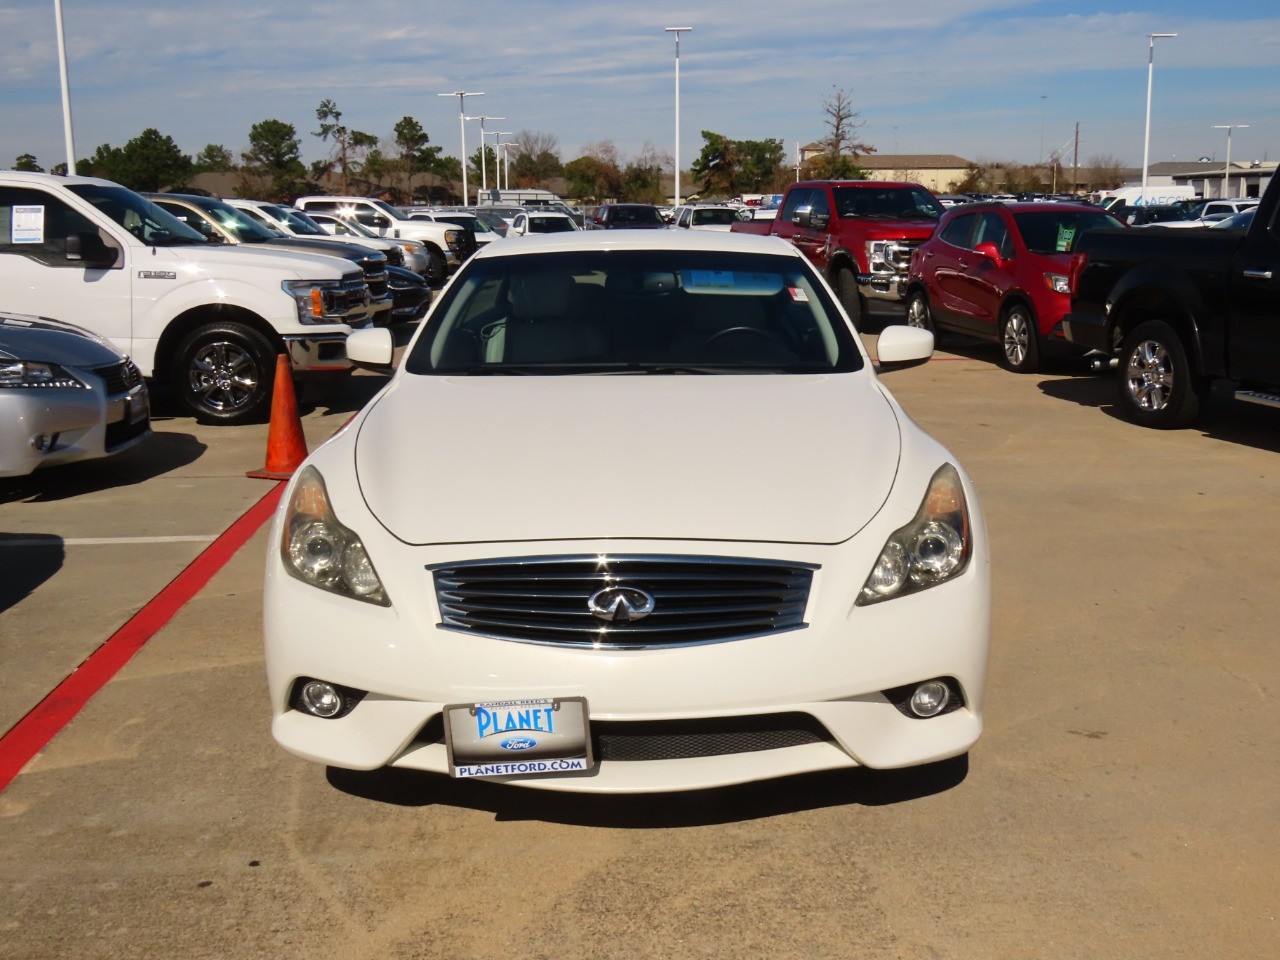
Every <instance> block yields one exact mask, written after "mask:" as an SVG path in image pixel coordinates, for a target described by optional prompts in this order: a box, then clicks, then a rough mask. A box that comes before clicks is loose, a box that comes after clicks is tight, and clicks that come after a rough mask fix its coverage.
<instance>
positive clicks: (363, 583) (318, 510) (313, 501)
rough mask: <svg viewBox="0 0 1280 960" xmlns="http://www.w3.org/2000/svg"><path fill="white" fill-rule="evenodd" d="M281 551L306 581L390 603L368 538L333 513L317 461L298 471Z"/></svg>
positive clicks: (292, 570) (292, 569)
mask: <svg viewBox="0 0 1280 960" xmlns="http://www.w3.org/2000/svg"><path fill="white" fill-rule="evenodd" d="M280 556H281V559H282V560H283V561H284V567H285V569H286V570H288V571H289V573H290V574H291V575H292V576H295V577H297V578H298V579H299V580H301V581H302V582H303V583H309V584H311V585H312V586H313V587H319V588H320V589H321V590H328V591H329V592H330V593H336V594H339V595H341V596H344V597H350V598H351V599H353V600H363V601H365V602H366V603H376V604H377V605H378V606H380V607H389V606H391V600H390V599H389V598H388V597H387V594H386V591H385V590H383V589H382V581H381V580H379V579H378V572H377V571H376V570H374V568H373V561H372V560H370V559H369V554H368V553H367V552H366V551H365V548H364V544H363V543H361V542H360V538H359V537H358V536H356V534H355V532H354V531H352V530H351V529H350V528H348V527H345V526H343V525H342V524H341V523H339V522H338V518H337V517H335V516H334V514H333V510H332V508H331V507H330V506H329V494H328V492H327V491H326V490H325V487H324V480H323V479H322V478H321V476H320V471H319V470H317V469H316V468H315V467H304V468H303V470H302V473H301V474H299V475H298V483H297V485H296V486H295V487H294V488H293V497H292V498H291V499H290V501H289V512H288V513H287V514H286V515H285V523H284V536H283V537H282V538H281V541H280Z"/></svg>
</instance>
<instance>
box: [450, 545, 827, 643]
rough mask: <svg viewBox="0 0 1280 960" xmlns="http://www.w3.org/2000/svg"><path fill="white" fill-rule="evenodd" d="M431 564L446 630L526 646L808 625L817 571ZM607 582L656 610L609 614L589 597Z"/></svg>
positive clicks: (728, 562) (705, 563) (558, 562)
mask: <svg viewBox="0 0 1280 960" xmlns="http://www.w3.org/2000/svg"><path fill="white" fill-rule="evenodd" d="M427 569H428V570H430V571H431V573H432V575H433V577H434V579H435V587H436V599H437V601H438V602H439V606H440V617H441V619H440V626H442V627H444V628H446V629H450V630H460V631H463V632H466V633H475V634H480V635H483V636H488V637H497V638H499V639H503V640H515V641H519V642H523V643H542V644H554V645H564V646H576V647H597V648H606V649H622V650H628V649H639V648H643V647H676V646H684V645H692V644H701V643H719V642H722V641H726V640H740V639H744V638H746V637H756V636H761V635H764V634H771V633H780V632H782V631H784V630H795V629H798V628H800V627H803V626H805V623H804V610H805V605H806V604H807V603H808V600H809V587H810V584H811V583H812V580H813V571H814V570H815V569H817V568H816V567H814V566H812V565H809V564H801V563H787V562H783V561H777V560H752V559H741V558H738V557H700V556H650V555H603V556H601V555H586V556H551V557H515V558H509V559H502V560H480V561H472V562H467V563H457V564H440V565H437V566H432V567H428V568H427ZM606 588H629V589H631V590H638V591H643V592H644V593H645V594H647V595H649V596H650V597H652V599H653V604H652V612H651V613H649V614H648V615H646V616H644V617H643V618H642V619H641V618H638V617H637V618H635V619H631V620H624V619H621V618H619V619H614V620H609V619H603V618H602V616H601V615H598V614H596V613H593V612H592V611H591V609H590V607H589V605H588V603H589V601H590V599H591V598H592V597H593V596H594V595H596V594H597V592H598V591H601V590H605V589H606ZM599 605H600V604H598V606H599ZM625 615H626V614H625V613H624V614H623V616H624V617H625Z"/></svg>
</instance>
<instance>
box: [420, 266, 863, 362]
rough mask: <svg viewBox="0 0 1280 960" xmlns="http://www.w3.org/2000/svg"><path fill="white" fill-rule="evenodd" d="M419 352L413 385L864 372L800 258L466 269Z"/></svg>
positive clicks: (840, 324) (840, 323)
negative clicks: (441, 380) (500, 378)
mask: <svg viewBox="0 0 1280 960" xmlns="http://www.w3.org/2000/svg"><path fill="white" fill-rule="evenodd" d="M429 323H430V326H429V327H428V328H427V329H426V330H424V331H423V333H422V335H421V336H420V337H419V338H418V339H417V340H416V341H415V344H414V346H413V349H412V351H411V353H410V355H409V357H408V360H407V361H406V363H405V369H406V370H408V372H410V373H416V374H426V375H430V374H435V375H446V374H453V375H459V374H462V375H485V374H552V375H554V374H582V373H601V374H626V373H656V374H662V373H671V374H684V373H712V374H714V373H815V372H845V371H850V370H858V369H860V368H861V367H862V354H861V353H860V352H859V350H858V349H857V347H856V345H855V344H854V341H853V335H852V333H851V332H850V330H849V327H848V325H847V323H846V322H845V320H844V318H843V316H842V315H841V314H840V313H839V312H838V310H837V308H836V307H835V305H834V303H832V301H831V300H830V299H829V298H828V295H827V293H826V291H825V289H824V288H823V287H822V285H821V284H820V283H818V282H817V281H816V280H815V278H814V274H813V273H812V272H811V270H810V269H809V268H808V267H807V266H806V261H804V260H802V259H800V258H798V257H794V256H786V255H775V254H760V253H742V252H722V251H710V250H605V249H592V250H580V251H567V252H549V253H537V254H527V255H519V256H515V255H509V256H499V257H488V258H486V257H480V258H477V259H475V260H472V261H471V262H470V263H468V264H467V265H466V266H465V267H464V268H463V270H462V272H461V273H459V274H458V276H457V277H456V278H455V280H454V281H453V282H452V283H451V284H450V285H449V287H448V290H447V292H446V294H445V296H444V299H443V300H442V301H441V303H440V305H439V306H438V307H437V308H436V309H435V311H434V312H433V313H432V315H431V319H430V321H429Z"/></svg>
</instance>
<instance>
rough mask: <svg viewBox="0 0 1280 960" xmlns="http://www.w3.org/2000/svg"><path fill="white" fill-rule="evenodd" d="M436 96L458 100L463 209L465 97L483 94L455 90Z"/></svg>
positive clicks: (465, 129) (465, 173)
mask: <svg viewBox="0 0 1280 960" xmlns="http://www.w3.org/2000/svg"><path fill="white" fill-rule="evenodd" d="M436 96H437V97H457V98H458V132H459V135H460V139H461V141H462V205H463V206H464V207H465V206H466V205H467V97H483V96H484V93H483V92H482V93H471V92H469V91H467V90H455V91H453V93H437V94H436ZM482 155H483V152H482Z"/></svg>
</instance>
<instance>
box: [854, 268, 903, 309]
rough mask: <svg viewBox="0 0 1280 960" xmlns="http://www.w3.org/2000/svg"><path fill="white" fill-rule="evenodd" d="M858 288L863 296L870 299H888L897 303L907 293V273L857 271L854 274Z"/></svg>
mask: <svg viewBox="0 0 1280 960" xmlns="http://www.w3.org/2000/svg"><path fill="white" fill-rule="evenodd" d="M855 276H856V279H857V281H858V289H859V291H860V292H861V293H862V295H863V296H864V297H867V298H869V299H872V300H889V301H892V302H894V303H898V302H900V301H902V300H903V299H905V298H906V295H907V275H906V274H905V273H903V274H898V273H859V274H856V275H855Z"/></svg>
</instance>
